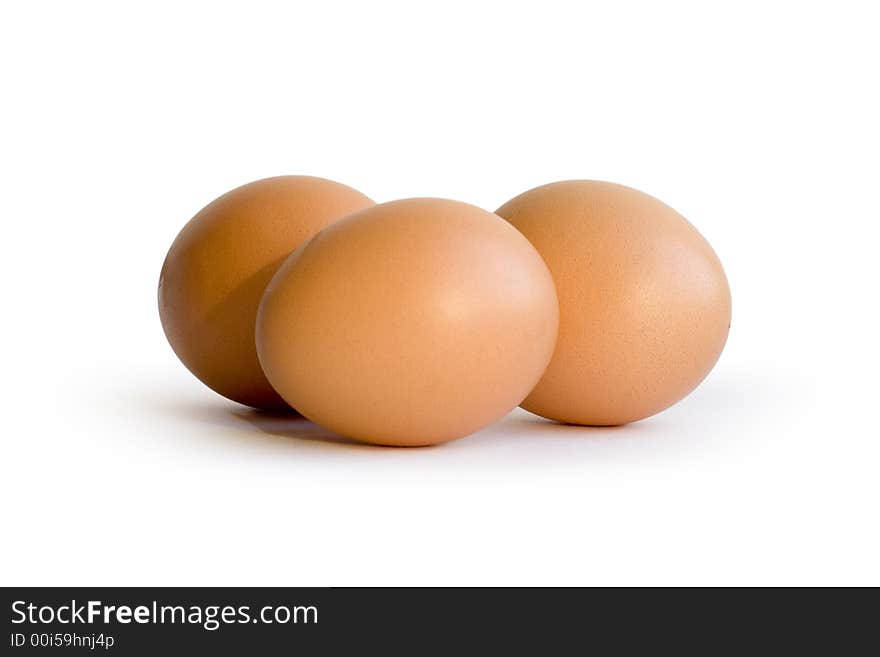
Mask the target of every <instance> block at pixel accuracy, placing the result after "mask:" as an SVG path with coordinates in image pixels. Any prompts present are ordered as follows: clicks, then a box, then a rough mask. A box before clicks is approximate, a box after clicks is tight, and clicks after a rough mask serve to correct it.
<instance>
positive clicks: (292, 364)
mask: <svg viewBox="0 0 880 657" xmlns="http://www.w3.org/2000/svg"><path fill="white" fill-rule="evenodd" d="M557 322H558V307H557V303H556V292H555V289H554V287H553V280H552V278H551V276H550V272H549V271H548V270H547V267H546V265H545V264H544V262H543V261H542V260H541V257H540V256H539V255H538V253H537V251H535V249H534V248H533V247H532V246H531V244H529V242H528V240H526V239H525V238H524V237H523V236H522V235H521V234H520V233H519V232H518V231H517V230H516V229H514V228H513V227H512V226H511V225H510V224H508V223H507V222H505V221H503V220H501V219H500V218H499V217H497V216H496V215H494V214H492V213H490V212H486V211H485V210H481V209H479V208H476V207H474V206H471V205H468V204H466V203H459V202H457V201H448V200H443V199H407V200H401V201H394V202H392V203H385V204H382V205H377V206H374V207H371V208H367V209H366V210H361V211H360V212H357V213H355V214H353V215H352V216H350V217H348V218H347V219H345V220H343V221H341V222H339V223H336V224H334V225H332V226H330V227H329V228H326V229H324V230H323V231H321V232H320V233H319V234H318V235H317V236H316V237H315V238H314V239H312V240H311V241H310V242H309V243H308V244H306V245H305V246H303V247H302V248H300V249H299V250H298V251H297V252H295V253H294V254H293V255H291V257H290V258H289V259H288V260H287V261H286V262H285V263H284V265H282V267H281V268H280V269H279V270H278V273H277V274H276V275H275V277H274V278H273V279H272V282H271V283H270V285H269V287H268V288H267V289H266V294H265V295H264V297H263V301H262V304H261V305H260V310H259V314H258V318H257V333H256V336H257V350H258V351H259V355H260V361H261V363H262V365H263V369H264V371H265V372H266V376H268V378H269V381H271V382H272V385H273V386H274V387H275V389H276V390H277V391H278V392H279V393H280V394H281V396H282V397H283V398H284V399H285V400H286V401H287V402H288V403H289V404H291V405H292V406H294V407H295V408H296V409H297V410H299V411H300V412H301V413H302V414H303V415H305V416H306V417H308V418H309V419H311V420H313V421H314V422H316V423H318V424H320V425H323V426H324V427H326V428H328V429H330V430H332V431H335V432H337V433H339V434H342V435H346V436H350V437H352V438H355V439H358V440H361V441H365V442H370V443H377V444H382V445H408V446H415V445H430V444H434V443H440V442H444V441H447V440H452V439H454V438H459V437H461V436H465V435H467V434H469V433H472V432H474V431H476V430H478V429H480V428H482V427H485V426H486V425H488V424H490V423H491V422H493V421H494V420H496V419H498V418H500V417H501V416H502V415H504V414H505V413H507V412H508V411H510V410H511V409H513V408H515V407H516V405H517V404H519V403H520V402H521V401H522V400H523V398H524V397H525V396H526V395H527V394H528V392H529V391H530V390H531V389H532V387H533V386H534V385H535V383H537V381H538V379H539V378H540V376H541V374H542V373H543V371H544V368H545V367H546V365H547V363H548V362H549V360H550V357H551V355H552V353H553V346H554V344H555V342H556V329H557Z"/></svg>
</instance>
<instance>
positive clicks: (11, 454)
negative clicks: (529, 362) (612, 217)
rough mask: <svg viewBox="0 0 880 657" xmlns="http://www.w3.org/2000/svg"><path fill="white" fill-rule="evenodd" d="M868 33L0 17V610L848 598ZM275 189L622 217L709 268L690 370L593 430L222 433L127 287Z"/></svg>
mask: <svg viewBox="0 0 880 657" xmlns="http://www.w3.org/2000/svg"><path fill="white" fill-rule="evenodd" d="M874 5H875V3H872V2H864V3H856V2H839V1H836V2H824V3H815V2H791V3H784V2H766V1H765V2H754V3H753V2H739V3H723V4H722V3H711V2H672V3H669V2H665V3H654V2H639V3H634V2H601V3H599V2H597V3H587V2H570V3H563V2H550V1H548V0H541V1H540V2H530V3H517V2H511V1H505V2H478V1H475V0H469V1H467V2H460V3H459V2H451V1H450V0H446V1H444V2H435V3H427V2H376V1H372V2H348V3H343V2H299V3H297V2H287V3H277V4H268V3H260V2H240V3H234V4H224V3H218V2H206V3H185V2H169V3H157V2H153V3H137V4H135V3H119V2H106V3H96V2H85V1H83V2H74V3H71V2H57V3H46V2H37V1H35V2H8V3H4V4H3V8H2V10H0V67H2V96H3V100H2V103H0V117H2V120H0V137H2V139H0V158H2V159H0V167H2V168H0V174H2V191H0V222H2V246H3V249H2V258H0V267H2V272H0V273H2V281H3V297H2V299H3V304H2V308H3V321H2V325H0V326H2V328H0V331H2V341H0V345H2V378H0V386H2V388H0V393H2V399H3V418H2V422H3V424H2V427H0V432H2V447H3V454H2V472H0V476H2V480H0V494H2V497H0V505H2V527H3V529H2V535H3V538H2V540H0V582H2V584H6V585H12V584H20V585H50V584H93V585H135V584H145V585H147V584H149V585H161V584H169V585H170V584H177V585H198V584H205V585H226V584H228V585H244V584H249V585H340V584H352V585H361V584H388V585H391V584H404V585H406V584H474V585H477V584H480V585H482V584H560V585H567V584H585V585H591V584H695V585H707V584H765V585H779V584H874V585H877V584H880V560H878V558H877V554H878V552H880V540H878V522H877V502H878V493H880V486H878V476H877V473H878V466H880V459H878V457H880V440H878V434H880V432H878V429H877V419H876V417H877V416H876V408H877V393H878V385H877V373H878V365H880V363H878V350H877V341H878V340H877V338H878V321H877V320H878V311H877V306H878V296H880V295H878V292H877V282H878V280H880V276H878V219H880V200H878V199H880V194H878V181H880V175H878V174H880V159H878V158H880V156H878V153H880V130H878V120H880V97H878V63H880V46H878V43H880V39H878V19H877V16H876V15H875V14H874V13H873V11H872V10H874V9H875V6H874ZM286 173H305V174H312V175H319V176H325V177H329V178H333V179H336V180H339V181H341V182H345V183H347V184H349V185H352V186H354V187H356V188H358V189H360V190H362V191H363V192H365V193H366V194H368V195H370V196H371V197H373V198H375V199H376V200H379V201H386V200H391V199H395V198H399V197H407V196H447V197H452V198H457V199H461V200H464V201H468V202H471V203H474V204H476V205H480V206H482V207H485V208H488V209H494V208H496V207H498V206H499V205H500V204H501V203H502V202H504V201H505V200H507V199H508V198H510V197H512V196H514V195H516V194H518V193H520V192H522V191H524V190H526V189H528V188H531V187H534V186H536V185H539V184H543V183H546V182H550V181H554V180H560V179H568V178H599V179H605V180H613V181H617V182H622V183H625V184H628V185H631V186H634V187H637V188H640V189H643V190H644V191H647V192H649V193H651V194H653V195H655V196H658V197H659V198H661V199H662V200H664V201H666V202H667V203H669V204H670V205H672V206H673V207H675V208H677V209H678V210H679V211H681V212H682V213H683V214H684V215H685V216H686V217H688V218H689V219H690V220H691V221H692V222H693V223H694V224H695V225H696V226H697V227H698V228H699V229H700V230H701V232H703V234H704V235H705V236H706V237H707V238H708V240H709V241H710V242H711V243H712V244H713V245H714V247H715V249H716V251H717V252H718V254H719V256H720V257H721V260H722V262H723V263H724V265H725V267H726V270H727V273H728V276H729V279H730V282H731V287H732V293H733V299H734V319H733V326H732V329H731V334H730V341H729V343H728V346H727V349H726V351H725V352H724V354H723V355H722V357H721V360H720V362H719V364H718V366H717V367H716V369H715V370H714V372H713V373H712V374H711V375H710V376H709V378H708V379H707V380H706V381H705V382H704V384H703V385H702V386H701V387H700V388H699V389H698V390H697V391H696V392H695V393H693V394H692V395H691V396H690V397H688V398H687V399H686V400H684V401H683V402H681V403H680V404H678V405H677V406H675V407H674V408H672V409H670V410H669V411H667V412H665V413H662V414H660V415H659V416H656V417H654V418H652V419H649V420H646V421H643V422H639V423H637V424H634V425H631V426H627V427H623V428H618V429H588V428H574V427H566V426H559V425H555V424H551V423H547V422H545V421H541V420H539V419H538V418H535V417H534V416H530V415H528V414H526V413H524V412H522V411H517V412H514V413H513V414H512V415H511V416H510V417H508V418H507V419H506V420H504V421H503V422H502V423H500V424H498V425H496V426H494V427H493V428H490V429H488V430H486V431H484V432H481V433H479V434H477V435H475V436H472V437H469V438H466V439H463V440H460V441H458V442H455V443H451V444H448V445H445V446H441V447H437V448H427V449H416V450H401V449H387V448H372V447H368V446H356V445H351V444H347V443H341V442H338V441H334V440H332V438H331V437H329V436H327V435H326V434H325V433H323V432H322V431H321V430H320V429H318V428H316V427H314V426H312V425H308V424H307V423H303V422H297V421H294V420H277V419H276V420H273V419H271V418H270V419H266V418H260V417H259V416H257V415H254V414H253V413H250V412H248V411H247V410H246V409H244V408H243V407H240V406H236V405H235V404H233V403H231V402H226V401H224V400H223V399H221V398H219V397H218V396H216V395H214V394H213V393H212V392H210V391H209V390H208V389H206V388H205V387H204V386H202V385H201V384H200V383H199V382H198V381H196V380H195V379H194V378H193V377H192V376H191V375H190V374H189V373H188V372H187V371H186V370H185V369H184V367H183V366H182V365H181V364H180V363H179V362H178V361H177V359H176V358H175V357H174V355H173V353H172V352H171V349H170V348H169V347H168V345H167V343H166V341H165V338H164V336H163V333H162V330H161V326H160V324H159V318H158V313H157V310H156V285H157V281H158V276H159V269H160V266H161V264H162V260H163V258H164V256H165V252H166V250H167V248H168V246H169V245H170V244H171V241H172V239H173V238H174V236H175V235H176V233H177V231H178V230H179V229H180V228H181V227H182V226H183V224H184V223H185V222H186V221H187V220H188V219H189V217H190V216H192V215H193V214H194V213H195V212H196V211H197V210H199V209H200V208H201V207H202V206H203V205H204V204H206V203H207V202H209V201H210V200H211V199H213V198H214V197H215V196H217V195H219V194H221V193H223V192H224V191H226V190H228V189H230V188H232V187H235V186H237V185H239V184H242V183H244V182H247V181H250V180H253V179H256V178H261V177H264V176H270V175H277V174H286Z"/></svg>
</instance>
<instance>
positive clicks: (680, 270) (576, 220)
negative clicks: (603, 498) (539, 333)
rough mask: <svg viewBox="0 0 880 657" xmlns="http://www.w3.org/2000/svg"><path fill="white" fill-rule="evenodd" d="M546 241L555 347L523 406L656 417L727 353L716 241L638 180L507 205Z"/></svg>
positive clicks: (725, 295) (550, 189)
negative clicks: (640, 187) (556, 312)
mask: <svg viewBox="0 0 880 657" xmlns="http://www.w3.org/2000/svg"><path fill="white" fill-rule="evenodd" d="M497 214H499V215H500V216H501V217H503V218H505V219H507V220H508V221H509V222H510V223H511V224H512V225H514V226H515V227H516V228H518V229H519V230H520V231H521V232H522V233H523V235H525V236H526V237H527V238H528V239H529V241H530V242H531V243H532V244H533V245H534V246H535V248H537V250H538V252H539V253H540V254H541V256H542V257H543V258H544V261H545V262H546V263H547V266H548V267H549V268H550V271H551V272H552V274H553V278H554V280H555V283H556V290H557V293H558V296H559V309H560V319H559V337H558V341H557V344H556V351H555V353H554V354H553V358H552V360H551V362H550V364H549V366H548V368H547V371H546V372H545V373H544V375H543V377H542V378H541V380H540V381H539V382H538V384H537V386H536V387H535V389H534V390H533V391H532V392H531V393H530V394H529V396H528V397H527V398H526V399H525V401H524V402H523V404H522V406H523V408H525V409H526V410H528V411H531V412H533V413H536V414H538V415H541V416H543V417H546V418H550V419H553V420H558V421H560V422H566V423H571V424H584V425H617V424H625V423H628V422H633V421H636V420H640V419H642V418H646V417H649V416H651V415H654V414H655V413H659V412H660V411H662V410H664V409H665V408H667V407H669V406H671V405H672V404H674V403H675V402H677V401H678V400H680V399H682V398H683V397H684V396H686V395H687V394H688V393H690V392H691V391H692V390H693V389H694V388H695V387H696V386H697V385H698V384H699V383H700V382H701V381H702V380H703V378H704V377H705V376H706V375H707V374H708V373H709V371H710V370H711V369H712V367H713V365H714V364H715V362H716V361H717V359H718V357H719V355H720V354H721V350H722V349H723V347H724V344H725V341H726V339H727V334H728V329H729V327H730V312H731V309H730V290H729V288H728V283H727V279H726V277H725V274H724V270H723V269H722V267H721V263H720V262H719V260H718V257H717V256H716V255H715V252H714V251H713V250H712V247H711V246H709V243H708V242H707V241H706V240H705V239H704V238H703V237H702V236H701V235H700V233H698V232H697V230H696V229H695V228H694V227H693V226H692V225H691V224H690V223H688V221H687V220H686V219H685V218H684V217H682V216H681V215H680V214H678V212H676V211H675V210H673V209H672V208H670V207H669V206H667V205H665V204H664V203H662V202H661V201H659V200H657V199H656V198H653V197H652V196H649V195H648V194H644V193H642V192H640V191H637V190H635V189H631V188H629V187H624V186H622V185H617V184H613V183H608V182H597V181H590V180H574V181H567V182H558V183H553V184H549V185H544V186H542V187H537V188H535V189H532V190H530V191H527V192H525V193H524V194H521V195H519V196H517V197H516V198H514V199H512V200H511V201H508V202H507V203H505V204H504V205H502V206H501V208H499V209H498V210H497Z"/></svg>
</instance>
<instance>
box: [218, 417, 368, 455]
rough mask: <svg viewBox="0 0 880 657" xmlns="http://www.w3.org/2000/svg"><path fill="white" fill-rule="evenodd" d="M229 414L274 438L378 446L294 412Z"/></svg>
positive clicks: (366, 447) (347, 445) (350, 445)
mask: <svg viewBox="0 0 880 657" xmlns="http://www.w3.org/2000/svg"><path fill="white" fill-rule="evenodd" d="M230 415H232V416H233V417H235V418H237V419H239V420H242V421H243V422H246V423H247V424H249V425H250V426H252V427H253V428H255V429H257V430H258V431H260V432H261V433H263V434H265V435H267V436H274V437H276V438H284V439H288V440H307V441H313V442H323V443H328V444H334V445H340V446H345V447H350V448H358V449H360V448H364V449H371V448H375V447H378V446H377V445H368V444H366V443H361V442H358V441H356V440H352V439H351V438H346V437H345V436H340V435H339V434H335V433H333V432H332V431H328V430H327V429H324V428H323V427H320V426H318V425H317V424H315V423H314V422H312V421H310V420H308V419H307V418H305V417H303V416H302V415H300V414H299V413H296V412H294V413H285V412H277V411H263V410H258V409H253V408H245V409H236V410H233V411H231V412H230Z"/></svg>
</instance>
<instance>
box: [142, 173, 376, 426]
mask: <svg viewBox="0 0 880 657" xmlns="http://www.w3.org/2000/svg"><path fill="white" fill-rule="evenodd" d="M370 205H373V201H371V200H370V199H369V198H367V197H366V196H364V195H363V194H361V193H360V192H358V191H356V190H354V189H352V188H351V187H347V186H345V185H342V184H340V183H337V182H333V181H331V180H325V179H322V178H313V177H308V176H280V177H276V178H266V179H264V180H258V181H256V182H252V183H250V184H247V185H244V186H242V187H238V188H237V189H234V190H232V191H231V192H228V193H226V194H224V195H223V196H221V197H219V198H218V199H216V200H215V201H213V202H212V203H210V204H209V205H207V206H206V207H205V208H203V209H202V210H201V211H200V212H199V213H198V214H196V216H195V217H193V218H192V219H191V220H190V221H189V223H187V224H186V226H184V228H183V230H181V232H180V234H179V235H178V236H177V238H176V239H175V240H174V243H173V244H172V245H171V249H170V250H169V251H168V255H167V257H166V258H165V263H164V265H163V266H162V273H161V275H160V278H159V315H160V318H161V321H162V327H163V328H164V330H165V335H166V336H167V338H168V341H169V342H170V343H171V347H172V348H173V349H174V352H175V353H176V354H177V356H178V357H179V358H180V360H181V361H182V362H183V364H184V365H186V367H187V368H189V370H190V371H191V372H192V373H193V374H195V376H196V377H198V378H199V379H200V380H201V381H202V382H203V383H205V384H206V385H207V386H208V387H209V388H211V389H213V390H214V391H216V392H218V393H219V394H221V395H223V396H224V397H227V398H229V399H231V400H233V401H236V402H239V403H241V404H245V405H247V406H253V407H255V408H263V409H275V408H287V405H286V404H285V403H284V401H283V400H282V399H281V397H280V396H279V395H278V394H277V393H276V392H275V391H274V390H273V389H272V386H271V385H270V384H269V382H268V381H267V380H266V377H265V375H264V374H263V371H262V369H261V368H260V363H259V360H258V359H257V351H256V346H255V344H254V323H255V321H256V315H257V307H258V306H259V303H260V298H261V297H262V294H263V291H264V290H265V288H266V285H267V284H268V283H269V280H270V279H271V278H272V275H273V274H274V273H275V270H276V269H278V267H279V265H281V263H282V262H283V261H284V258H285V257H287V256H288V255H289V254H290V253H291V252H292V251H293V250H295V249H296V248H297V247H298V246H300V244H302V243H303V242H305V241H306V240H307V239H309V238H310V237H312V236H313V235H314V234H315V233H317V232H318V231H319V230H321V229H322V228H324V227H325V226H327V225H328V224H330V223H331V222H333V221H335V220H337V219H339V218H340V217H343V216H345V215H347V214H349V213H351V212H354V211H355V210H360V209H362V208H365V207H367V206H370Z"/></svg>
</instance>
